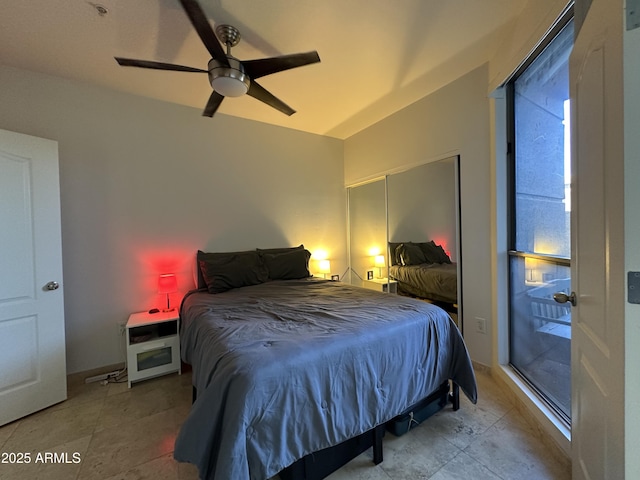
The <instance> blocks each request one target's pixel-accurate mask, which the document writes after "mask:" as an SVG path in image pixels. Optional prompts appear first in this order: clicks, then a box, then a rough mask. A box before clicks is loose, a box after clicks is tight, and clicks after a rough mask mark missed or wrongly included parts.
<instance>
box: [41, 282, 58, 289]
mask: <svg viewBox="0 0 640 480" xmlns="http://www.w3.org/2000/svg"><path fill="white" fill-rule="evenodd" d="M58 288H60V284H59V283H58V282H49V283H47V284H46V285H45V286H44V289H45V290H57V289H58Z"/></svg>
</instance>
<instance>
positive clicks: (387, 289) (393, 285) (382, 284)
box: [363, 278, 398, 293]
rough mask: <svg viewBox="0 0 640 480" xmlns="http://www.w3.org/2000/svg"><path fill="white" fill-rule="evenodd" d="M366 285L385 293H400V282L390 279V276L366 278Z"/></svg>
mask: <svg viewBox="0 0 640 480" xmlns="http://www.w3.org/2000/svg"><path fill="white" fill-rule="evenodd" d="M363 282H364V285H363V286H364V287H365V288H369V289H371V290H377V291H378V292H384V293H398V282H397V281H396V280H389V279H388V278H374V279H371V280H364V281H363Z"/></svg>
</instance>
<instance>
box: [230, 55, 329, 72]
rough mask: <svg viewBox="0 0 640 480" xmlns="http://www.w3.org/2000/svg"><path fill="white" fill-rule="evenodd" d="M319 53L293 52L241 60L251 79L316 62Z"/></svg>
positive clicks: (318, 59)
mask: <svg viewBox="0 0 640 480" xmlns="http://www.w3.org/2000/svg"><path fill="white" fill-rule="evenodd" d="M319 61H320V55H318V52H315V51H314V52H306V53H294V54H291V55H282V56H280V57H272V58H260V59H258V60H248V61H246V62H245V61H243V62H242V66H243V67H244V71H245V73H247V74H248V75H249V77H250V78H251V79H255V78H260V77H264V76H265V75H271V74H272V73H277V72H282V71H283V70H289V69H291V68H296V67H302V66H303V65H309V64H311V63H318V62H319Z"/></svg>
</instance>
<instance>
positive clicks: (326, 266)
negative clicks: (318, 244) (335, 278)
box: [318, 258, 331, 278]
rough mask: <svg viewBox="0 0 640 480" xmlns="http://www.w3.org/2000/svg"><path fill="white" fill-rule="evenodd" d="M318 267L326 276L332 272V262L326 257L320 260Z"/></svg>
mask: <svg viewBox="0 0 640 480" xmlns="http://www.w3.org/2000/svg"><path fill="white" fill-rule="evenodd" d="M318 268H319V270H320V273H322V274H323V276H324V278H327V273H331V262H330V261H329V260H327V259H326V258H325V259H324V260H320V261H319V262H318Z"/></svg>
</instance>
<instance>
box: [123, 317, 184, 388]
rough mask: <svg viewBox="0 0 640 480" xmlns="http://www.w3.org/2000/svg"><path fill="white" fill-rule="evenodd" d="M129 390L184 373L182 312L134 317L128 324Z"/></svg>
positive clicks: (130, 318)
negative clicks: (141, 383)
mask: <svg viewBox="0 0 640 480" xmlns="http://www.w3.org/2000/svg"><path fill="white" fill-rule="evenodd" d="M127 371H128V376H129V388H131V384H132V383H133V382H139V381H140V380H145V379H147V378H151V377H157V376H158V375H165V374H167V373H172V372H178V375H179V374H180V373H181V363H180V317H179V315H178V310H177V309H173V310H171V311H169V312H157V313H148V312H140V313H132V314H131V315H130V316H129V321H128V322H127Z"/></svg>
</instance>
